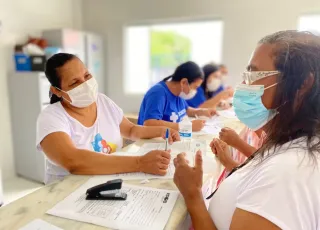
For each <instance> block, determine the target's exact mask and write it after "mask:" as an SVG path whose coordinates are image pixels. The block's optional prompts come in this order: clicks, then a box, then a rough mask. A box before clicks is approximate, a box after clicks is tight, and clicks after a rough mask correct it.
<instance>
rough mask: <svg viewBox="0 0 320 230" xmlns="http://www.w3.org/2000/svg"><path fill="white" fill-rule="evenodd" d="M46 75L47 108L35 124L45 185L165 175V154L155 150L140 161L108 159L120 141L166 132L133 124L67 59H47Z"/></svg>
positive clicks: (81, 68)
mask: <svg viewBox="0 0 320 230" xmlns="http://www.w3.org/2000/svg"><path fill="white" fill-rule="evenodd" d="M45 74H46V77H47V78H48V80H49V82H50V83H51V87H50V91H51V94H52V96H51V100H50V103H51V105H49V106H48V107H46V108H45V109H44V110H43V111H42V112H41V114H40V115H39V117H38V121H37V148H38V150H40V151H43V152H44V153H45V155H46V168H45V170H46V175H45V183H50V182H52V181H53V180H56V179H60V178H63V177H64V176H65V175H68V174H69V173H72V174H80V175H100V174H115V173H127V172H145V173H151V174H158V175H165V174H166V170H167V168H168V164H169V162H170V154H169V152H166V151H160V150H156V151H151V152H149V153H147V154H146V155H144V156H114V155H112V153H114V152H116V151H117V150H120V149H121V148H122V137H125V138H128V139H131V140H137V139H140V138H155V137H162V136H164V135H165V133H166V130H167V128H165V127H143V126H138V125H134V124H132V123H131V122H130V121H129V120H128V119H127V118H125V117H124V116H123V111H122V109H120V108H119V107H118V106H117V105H116V104H115V103H114V102H113V101H112V100H111V99H110V98H108V97H107V96H105V95H104V94H101V93H98V84H97V81H96V79H95V78H94V77H93V76H92V75H91V74H90V72H89V71H88V69H87V68H86V67H85V65H84V64H83V63H82V61H81V60H80V59H79V58H77V57H76V56H74V55H72V54H67V53H59V54H56V55H54V56H52V57H51V58H50V59H49V60H48V61H47V63H46V70H45ZM179 139H180V138H179V134H178V132H176V131H175V130H171V132H170V141H175V140H179ZM98 153H99V154H98Z"/></svg>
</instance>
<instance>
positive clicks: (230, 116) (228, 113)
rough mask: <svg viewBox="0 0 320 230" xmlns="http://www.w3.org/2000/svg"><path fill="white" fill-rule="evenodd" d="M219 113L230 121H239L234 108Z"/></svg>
mask: <svg viewBox="0 0 320 230" xmlns="http://www.w3.org/2000/svg"><path fill="white" fill-rule="evenodd" d="M218 113H219V116H222V117H225V118H228V119H237V116H236V113H235V112H234V110H233V108H231V109H226V110H221V111H218Z"/></svg>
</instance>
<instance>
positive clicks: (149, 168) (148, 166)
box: [139, 150, 171, 176]
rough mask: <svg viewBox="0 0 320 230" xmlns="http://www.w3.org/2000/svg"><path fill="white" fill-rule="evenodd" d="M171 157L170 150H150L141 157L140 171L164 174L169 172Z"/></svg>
mask: <svg viewBox="0 0 320 230" xmlns="http://www.w3.org/2000/svg"><path fill="white" fill-rule="evenodd" d="M170 158H171V155H170V151H162V150H153V151H150V152H148V153H147V154H145V155H143V156H141V157H140V158H139V169H140V172H144V173H149V174H154V175H160V176H164V175H166V173H167V169H168V167H169V164H170Z"/></svg>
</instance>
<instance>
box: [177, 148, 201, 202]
mask: <svg viewBox="0 0 320 230" xmlns="http://www.w3.org/2000/svg"><path fill="white" fill-rule="evenodd" d="M173 162H174V166H175V167H176V171H175V174H174V179H173V181H174V183H175V184H176V185H177V187H178V189H179V190H180V192H181V194H182V195H183V197H184V198H185V200H186V202H187V201H189V200H192V199H193V198H195V197H196V198H198V196H201V188H202V178H203V169H202V155H201V151H198V152H197V153H196V157H195V166H194V167H190V166H189V165H188V161H187V159H186V154H185V153H180V154H179V155H178V156H177V157H176V158H175V159H174V160H173Z"/></svg>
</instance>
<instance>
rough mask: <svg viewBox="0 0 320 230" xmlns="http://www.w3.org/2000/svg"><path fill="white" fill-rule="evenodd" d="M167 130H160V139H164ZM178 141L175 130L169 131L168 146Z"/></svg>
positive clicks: (177, 133)
mask: <svg viewBox="0 0 320 230" xmlns="http://www.w3.org/2000/svg"><path fill="white" fill-rule="evenodd" d="M167 129H168V128H165V127H162V128H161V137H162V138H163V139H166V133H167ZM176 141H180V134H179V132H178V131H177V130H174V129H169V144H170V145H171V144H172V143H173V142H176Z"/></svg>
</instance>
